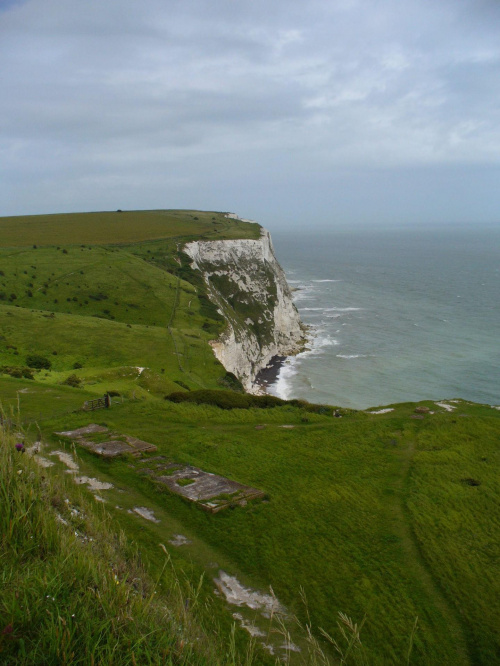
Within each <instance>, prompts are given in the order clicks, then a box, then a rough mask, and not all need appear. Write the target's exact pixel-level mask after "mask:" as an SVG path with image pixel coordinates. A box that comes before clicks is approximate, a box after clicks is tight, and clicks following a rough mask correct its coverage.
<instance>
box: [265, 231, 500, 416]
mask: <svg viewBox="0 0 500 666" xmlns="http://www.w3.org/2000/svg"><path fill="white" fill-rule="evenodd" d="M272 237H273V243H274V246H275V250H276V255H277V257H278V260H279V261H280V263H281V265H282V266H283V268H284V270H285V273H286V276H287V280H288V282H289V284H290V287H291V288H292V289H293V295H294V301H295V304H296V306H297V308H298V310H299V313H300V316H301V319H302V321H303V322H304V323H305V324H306V325H308V327H309V335H308V343H307V347H306V349H305V350H304V351H303V352H302V353H300V354H298V355H297V356H295V357H289V358H288V359H286V361H285V362H284V363H283V365H282V367H281V368H280V370H279V373H278V376H277V380H276V382H275V383H274V384H272V385H271V386H270V387H269V388H268V391H269V393H272V394H274V395H277V396H279V397H281V398H284V399H291V398H302V399H306V400H308V401H310V402H316V403H328V404H332V405H338V406H341V407H350V408H354V409H366V408H369V407H376V406H381V405H387V404H392V403H396V402H410V401H411V402H413V401H420V400H425V399H428V400H441V399H454V398H461V399H464V400H470V401H473V402H479V403H486V404H491V405H498V404H499V403H500V335H499V332H500V308H499V304H500V298H499V295H500V229H498V228H494V227H491V226H489V227H487V226H483V227H481V226H478V227H474V228H471V227H459V228H453V227H450V226H447V227H443V226H440V227H435V228H432V227H431V226H426V227H425V228H424V229H420V230H415V229H414V228H413V229H409V228H401V229H391V230H377V229H364V230H362V231H361V230H356V229H352V230H346V229H342V230H336V231H334V230H329V231H309V232H308V233H307V234H306V233H297V232H286V233H284V232H279V231H277V232H273V234H272Z"/></svg>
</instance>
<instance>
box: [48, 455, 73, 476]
mask: <svg viewBox="0 0 500 666" xmlns="http://www.w3.org/2000/svg"><path fill="white" fill-rule="evenodd" d="M49 456H57V457H58V458H59V460H60V461H61V462H62V463H63V464H64V465H66V467H67V468H68V469H69V470H71V471H72V472H78V470H79V469H80V468H79V467H78V465H77V464H76V462H75V460H74V458H73V456H72V455H71V454H70V453H66V452H65V451H52V453H49Z"/></svg>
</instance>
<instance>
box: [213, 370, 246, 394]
mask: <svg viewBox="0 0 500 666" xmlns="http://www.w3.org/2000/svg"><path fill="white" fill-rule="evenodd" d="M217 383H218V384H220V385H221V386H223V387H224V388H227V389H229V390H231V391H237V392H238V393H243V392H244V389H243V384H242V383H241V382H240V380H239V379H238V377H236V375H234V374H233V373H232V372H226V374H225V375H224V377H220V379H218V381H217Z"/></svg>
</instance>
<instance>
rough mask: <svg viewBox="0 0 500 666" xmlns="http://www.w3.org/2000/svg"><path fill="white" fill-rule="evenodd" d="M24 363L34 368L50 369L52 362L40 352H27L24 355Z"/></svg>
mask: <svg viewBox="0 0 500 666" xmlns="http://www.w3.org/2000/svg"><path fill="white" fill-rule="evenodd" d="M26 365H27V366H28V367H29V368H35V369H36V370H50V368H51V367H52V363H51V362H50V361H49V359H48V358H46V357H45V356H40V354H29V355H28V356H26Z"/></svg>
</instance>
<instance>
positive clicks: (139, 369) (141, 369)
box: [135, 365, 146, 377]
mask: <svg viewBox="0 0 500 666" xmlns="http://www.w3.org/2000/svg"><path fill="white" fill-rule="evenodd" d="M135 369H136V370H137V372H138V373H139V377H140V376H141V375H142V373H143V372H144V370H146V368H141V367H140V366H138V365H136V366H135Z"/></svg>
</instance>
